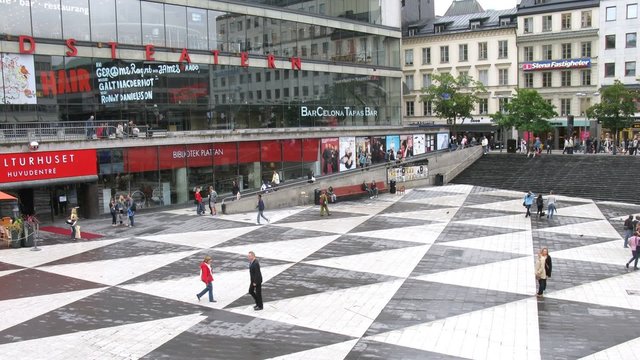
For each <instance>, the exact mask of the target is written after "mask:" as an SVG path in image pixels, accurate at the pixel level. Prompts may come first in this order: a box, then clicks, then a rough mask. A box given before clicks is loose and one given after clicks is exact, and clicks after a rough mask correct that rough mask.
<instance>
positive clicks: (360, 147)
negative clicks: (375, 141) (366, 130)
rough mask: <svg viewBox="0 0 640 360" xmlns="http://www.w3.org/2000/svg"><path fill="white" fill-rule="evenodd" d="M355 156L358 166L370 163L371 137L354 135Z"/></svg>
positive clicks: (361, 166)
mask: <svg viewBox="0 0 640 360" xmlns="http://www.w3.org/2000/svg"><path fill="white" fill-rule="evenodd" d="M356 158H357V159H358V163H357V165H358V167H359V168H363V167H366V166H369V165H371V138H369V137H356Z"/></svg>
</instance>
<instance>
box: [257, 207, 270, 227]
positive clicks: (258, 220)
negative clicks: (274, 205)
mask: <svg viewBox="0 0 640 360" xmlns="http://www.w3.org/2000/svg"><path fill="white" fill-rule="evenodd" d="M263 211H264V210H258V219H257V222H258V224H260V217H262V218H263V219H265V220H267V222H269V219H267V218H266V217H265V216H264V214H263V213H262V212H263Z"/></svg>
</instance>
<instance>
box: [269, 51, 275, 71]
mask: <svg viewBox="0 0 640 360" xmlns="http://www.w3.org/2000/svg"><path fill="white" fill-rule="evenodd" d="M267 67H268V68H269V69H275V68H276V57H275V56H273V55H271V54H269V55H267Z"/></svg>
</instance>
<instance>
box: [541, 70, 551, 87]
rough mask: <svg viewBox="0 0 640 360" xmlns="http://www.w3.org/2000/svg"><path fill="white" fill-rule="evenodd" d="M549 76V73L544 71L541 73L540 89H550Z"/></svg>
mask: <svg viewBox="0 0 640 360" xmlns="http://www.w3.org/2000/svg"><path fill="white" fill-rule="evenodd" d="M551 75H552V73H551V72H550V71H545V72H543V73H542V87H551V80H552V78H551Z"/></svg>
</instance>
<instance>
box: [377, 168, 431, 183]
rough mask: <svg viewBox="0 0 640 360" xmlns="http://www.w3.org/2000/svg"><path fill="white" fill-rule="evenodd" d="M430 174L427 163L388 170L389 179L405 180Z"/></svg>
mask: <svg viewBox="0 0 640 360" xmlns="http://www.w3.org/2000/svg"><path fill="white" fill-rule="evenodd" d="M428 175H429V170H428V169H427V166H426V165H419V166H402V167H393V168H389V169H388V170H387V176H388V177H389V180H395V181H396V182H405V181H411V180H417V179H422V178H425V177H427V176H428Z"/></svg>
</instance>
